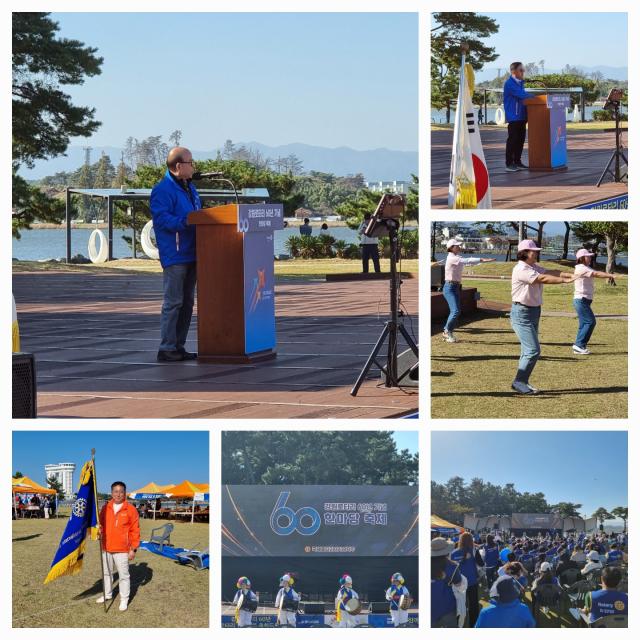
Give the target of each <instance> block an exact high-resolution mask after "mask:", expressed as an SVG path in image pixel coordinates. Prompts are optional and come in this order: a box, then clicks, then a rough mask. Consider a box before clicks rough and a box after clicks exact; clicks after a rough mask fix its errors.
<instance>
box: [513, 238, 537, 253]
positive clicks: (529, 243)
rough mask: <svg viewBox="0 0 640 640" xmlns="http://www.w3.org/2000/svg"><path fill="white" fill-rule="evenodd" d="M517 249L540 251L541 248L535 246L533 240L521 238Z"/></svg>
mask: <svg viewBox="0 0 640 640" xmlns="http://www.w3.org/2000/svg"><path fill="white" fill-rule="evenodd" d="M518 251H542V249H540V247H536V243H535V242H534V241H533V240H522V241H521V242H520V244H519V245H518Z"/></svg>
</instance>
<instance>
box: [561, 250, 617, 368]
mask: <svg viewBox="0 0 640 640" xmlns="http://www.w3.org/2000/svg"><path fill="white" fill-rule="evenodd" d="M594 255H595V253H591V251H589V250H588V249H579V250H578V252H577V253H576V266H575V274H576V275H577V276H578V278H577V279H576V280H575V282H574V294H573V308H574V309H575V310H576V313H577V314H578V333H577V335H576V341H575V342H574V344H573V347H572V349H573V352H574V353H577V354H579V355H581V356H588V355H589V354H590V353H591V351H589V349H588V348H587V345H588V344H589V340H590V339H591V335H592V334H593V330H594V329H595V328H596V317H595V315H594V313H593V311H592V310H591V303H592V302H593V292H594V289H595V283H594V281H593V279H594V278H607V279H609V278H613V279H615V278H616V277H618V274H615V273H605V272H604V271H596V270H595V269H594V268H593V267H592V266H591V261H592V260H593V256H594Z"/></svg>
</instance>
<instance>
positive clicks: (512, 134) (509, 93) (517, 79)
mask: <svg viewBox="0 0 640 640" xmlns="http://www.w3.org/2000/svg"><path fill="white" fill-rule="evenodd" d="M509 70H510V71H511V76H510V77H509V78H507V81H506V82H505V83H504V89H503V100H504V114H505V118H506V120H507V122H508V123H509V124H508V125H507V132H508V133H507V152H506V163H507V171H520V169H526V168H527V167H526V166H525V165H524V164H522V149H523V147H524V141H525V138H526V136H527V107H526V106H525V104H524V100H526V99H527V98H533V94H531V93H527V92H526V91H525V90H524V65H523V64H522V62H512V63H511V66H510V67H509Z"/></svg>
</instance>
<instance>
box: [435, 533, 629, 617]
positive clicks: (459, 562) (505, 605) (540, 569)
mask: <svg viewBox="0 0 640 640" xmlns="http://www.w3.org/2000/svg"><path fill="white" fill-rule="evenodd" d="M627 563H628V556H627V536H626V534H614V533H612V534H606V533H604V532H601V533H597V534H590V535H587V534H585V533H563V532H560V531H545V532H540V533H537V534H535V535H527V534H522V535H518V536H516V535H512V534H510V533H507V532H499V531H493V532H491V533H484V534H480V533H472V532H465V533H462V534H461V535H460V536H455V537H453V538H451V539H446V538H443V537H440V536H437V535H436V537H434V538H433V539H432V550H431V572H432V573H431V599H432V605H431V609H432V616H431V625H432V627H457V626H469V627H476V628H482V627H492V628H496V627H510V628H517V627H533V626H536V619H537V616H538V615H539V614H540V613H541V612H542V613H543V614H545V615H546V614H548V612H549V608H550V607H556V606H557V607H560V606H561V605H562V604H563V603H566V604H567V609H568V612H569V613H571V614H572V616H573V618H575V620H576V622H577V623H580V621H584V622H585V623H586V624H592V623H594V622H596V620H598V619H599V618H601V617H603V616H606V615H615V614H617V615H623V616H626V615H627V606H628V605H627V594H626V589H627V587H626V584H627V583H626V565H627ZM574 585H575V586H576V587H581V588H582V589H583V591H585V592H586V594H587V597H586V598H584V602H579V603H578V605H579V606H574V607H571V606H570V605H571V604H575V602H574V601H573V600H572V599H571V598H570V597H569V595H568V594H570V593H572V588H573V586H574ZM481 596H483V597H481ZM481 600H484V601H488V604H487V605H486V606H485V607H484V608H482V609H481V608H480V605H481V602H480V601H481ZM529 603H530V604H529Z"/></svg>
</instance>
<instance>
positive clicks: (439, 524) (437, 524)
mask: <svg viewBox="0 0 640 640" xmlns="http://www.w3.org/2000/svg"><path fill="white" fill-rule="evenodd" d="M431 531H435V532H437V533H443V534H452V533H464V527H459V526H458V525H457V524H453V523H451V522H448V521H447V520H444V519H443V518H440V517H438V516H436V515H435V514H433V513H432V514H431Z"/></svg>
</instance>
